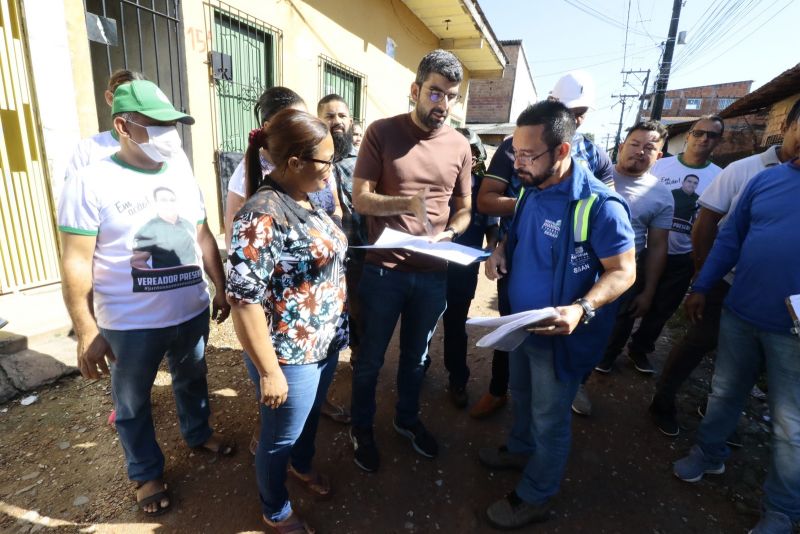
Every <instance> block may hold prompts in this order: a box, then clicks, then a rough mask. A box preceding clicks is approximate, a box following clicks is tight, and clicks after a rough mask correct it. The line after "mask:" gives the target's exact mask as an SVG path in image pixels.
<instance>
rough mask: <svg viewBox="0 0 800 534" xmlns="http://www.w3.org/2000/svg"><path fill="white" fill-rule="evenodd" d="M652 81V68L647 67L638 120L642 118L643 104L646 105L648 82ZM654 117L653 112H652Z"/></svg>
mask: <svg viewBox="0 0 800 534" xmlns="http://www.w3.org/2000/svg"><path fill="white" fill-rule="evenodd" d="M649 81H650V69H647V76H645V77H644V83H643V84H642V97H641V98H639V115H638V120H642V106H643V105H644V97H645V96H647V82H649ZM650 115H651V118H652V112H651V114H650Z"/></svg>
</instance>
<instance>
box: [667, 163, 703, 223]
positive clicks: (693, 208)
mask: <svg viewBox="0 0 800 534" xmlns="http://www.w3.org/2000/svg"><path fill="white" fill-rule="evenodd" d="M699 183H700V178H698V177H697V175H695V174H687V175H686V176H684V177H683V181H682V182H681V186H680V187H678V188H675V189H673V190H672V198H673V200H674V202H675V215H674V216H673V218H672V231H673V232H678V233H681V234H691V233H692V225H693V224H694V219H695V217H696V215H697V200H698V199H699V198H700V196H699V195H698V194H697V185H698V184H699Z"/></svg>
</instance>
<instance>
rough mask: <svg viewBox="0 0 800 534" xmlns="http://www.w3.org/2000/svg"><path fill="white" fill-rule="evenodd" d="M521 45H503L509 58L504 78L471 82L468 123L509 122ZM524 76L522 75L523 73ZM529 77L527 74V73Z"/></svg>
mask: <svg viewBox="0 0 800 534" xmlns="http://www.w3.org/2000/svg"><path fill="white" fill-rule="evenodd" d="M520 46H521V45H519V44H513V45H503V50H504V51H505V53H506V55H507V56H508V62H509V64H508V65H507V66H506V68H505V71H504V73H503V77H502V78H498V79H493V80H471V81H470V82H469V106H468V107H467V123H495V122H509V121H510V120H511V119H510V117H509V115H510V112H511V98H512V95H513V94H514V77H515V76H516V72H517V60H518V57H519V48H520ZM521 74H522V73H521ZM525 74H526V75H527V73H525Z"/></svg>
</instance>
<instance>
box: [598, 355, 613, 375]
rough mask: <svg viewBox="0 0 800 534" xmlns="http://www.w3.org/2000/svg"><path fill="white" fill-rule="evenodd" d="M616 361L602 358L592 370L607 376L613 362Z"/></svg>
mask: <svg viewBox="0 0 800 534" xmlns="http://www.w3.org/2000/svg"><path fill="white" fill-rule="evenodd" d="M616 359H617V358H616V357H614V358H603V359H602V360H600V363H598V364H597V365H595V366H594V370H595V371H598V372H600V373H603V374H604V375H607V374H608V373H610V372H611V369H613V368H614V360H616Z"/></svg>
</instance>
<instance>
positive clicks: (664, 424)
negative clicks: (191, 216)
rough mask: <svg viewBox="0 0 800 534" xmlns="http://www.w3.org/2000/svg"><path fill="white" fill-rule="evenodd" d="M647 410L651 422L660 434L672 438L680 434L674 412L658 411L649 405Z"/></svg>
mask: <svg viewBox="0 0 800 534" xmlns="http://www.w3.org/2000/svg"><path fill="white" fill-rule="evenodd" d="M649 411H650V417H652V419H653V423H655V425H656V427H658V429H659V430H660V431H661V433H662V434H664V435H665V436H669V437H671V438H674V437H675V436H677V435H678V434H680V432H681V428H680V427H679V426H678V421H677V419H675V415H674V414H666V413H663V412H659V411H658V410H654V409H653V407H652V406H650V410H649Z"/></svg>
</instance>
